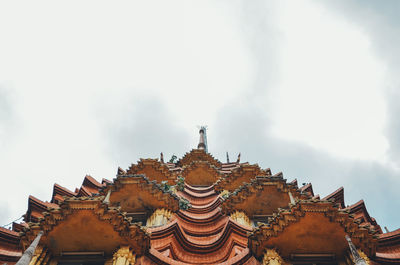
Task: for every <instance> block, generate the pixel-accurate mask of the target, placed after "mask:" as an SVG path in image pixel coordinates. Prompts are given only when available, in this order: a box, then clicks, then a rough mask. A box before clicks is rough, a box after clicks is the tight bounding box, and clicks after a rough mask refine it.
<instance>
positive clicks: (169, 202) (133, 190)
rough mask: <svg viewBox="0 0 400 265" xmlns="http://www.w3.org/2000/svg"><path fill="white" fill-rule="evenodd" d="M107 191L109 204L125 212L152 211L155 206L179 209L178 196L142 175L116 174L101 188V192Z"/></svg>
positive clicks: (172, 209) (173, 209) (105, 192)
mask: <svg viewBox="0 0 400 265" xmlns="http://www.w3.org/2000/svg"><path fill="white" fill-rule="evenodd" d="M109 191H111V195H110V205H111V206H117V205H118V206H120V207H121V209H122V210H123V211H126V212H136V211H144V210H148V211H153V210H155V209H157V208H167V209H169V210H171V211H177V210H178V209H179V201H180V199H179V197H178V196H176V195H175V194H174V193H173V192H172V191H170V190H168V191H166V190H164V189H163V187H162V186H161V184H159V183H157V182H156V181H150V180H149V179H148V178H147V177H146V176H144V175H128V174H127V175H120V176H117V178H115V179H114V182H113V183H112V184H109V185H107V186H106V187H104V188H103V189H102V191H101V194H103V195H107V193H108V192H109ZM132 194H135V195H136V196H132Z"/></svg>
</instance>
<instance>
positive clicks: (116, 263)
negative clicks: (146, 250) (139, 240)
mask: <svg viewBox="0 0 400 265" xmlns="http://www.w3.org/2000/svg"><path fill="white" fill-rule="evenodd" d="M135 262H136V255H135V254H134V253H133V251H132V250H131V249H130V248H129V246H122V247H120V248H119V249H118V250H117V251H116V252H115V253H114V255H113V265H133V264H135Z"/></svg>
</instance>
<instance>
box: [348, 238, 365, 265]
mask: <svg viewBox="0 0 400 265" xmlns="http://www.w3.org/2000/svg"><path fill="white" fill-rule="evenodd" d="M345 238H346V240H347V243H349V248H350V251H351V255H352V256H353V260H354V264H355V265H367V263H366V262H365V260H364V259H363V258H362V257H361V256H360V254H359V253H358V251H357V249H356V247H355V246H354V244H353V242H351V238H350V237H349V236H348V235H346V236H345Z"/></svg>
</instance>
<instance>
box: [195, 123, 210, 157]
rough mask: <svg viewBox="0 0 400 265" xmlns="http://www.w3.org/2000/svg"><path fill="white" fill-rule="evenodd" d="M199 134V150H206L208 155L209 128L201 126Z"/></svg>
mask: <svg viewBox="0 0 400 265" xmlns="http://www.w3.org/2000/svg"><path fill="white" fill-rule="evenodd" d="M199 134H200V139H199V144H198V145H197V149H201V150H204V151H205V152H206V153H208V146H207V126H200V130H199Z"/></svg>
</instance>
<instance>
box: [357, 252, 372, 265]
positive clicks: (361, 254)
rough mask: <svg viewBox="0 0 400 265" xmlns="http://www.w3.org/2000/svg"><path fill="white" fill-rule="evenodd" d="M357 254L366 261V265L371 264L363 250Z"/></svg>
mask: <svg viewBox="0 0 400 265" xmlns="http://www.w3.org/2000/svg"><path fill="white" fill-rule="evenodd" d="M357 252H358V254H359V255H360V257H361V258H362V259H363V260H364V261H365V263H367V265H370V264H371V263H370V261H369V258H368V256H367V255H366V254H365V253H364V252H363V251H362V250H361V249H357Z"/></svg>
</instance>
